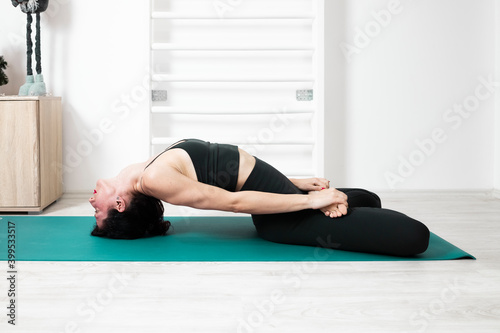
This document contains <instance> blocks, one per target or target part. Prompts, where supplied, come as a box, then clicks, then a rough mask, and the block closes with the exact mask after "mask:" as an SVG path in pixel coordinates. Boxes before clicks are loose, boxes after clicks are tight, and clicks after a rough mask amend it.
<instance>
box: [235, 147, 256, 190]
mask: <svg viewBox="0 0 500 333" xmlns="http://www.w3.org/2000/svg"><path fill="white" fill-rule="evenodd" d="M238 151H239V152H240V168H239V170H238V181H237V183H236V191H239V190H241V188H242V187H243V184H245V182H246V181H247V179H248V176H250V173H251V172H252V170H253V167H254V166H255V157H253V156H252V155H250V154H249V153H247V152H246V151H244V150H243V149H241V148H238Z"/></svg>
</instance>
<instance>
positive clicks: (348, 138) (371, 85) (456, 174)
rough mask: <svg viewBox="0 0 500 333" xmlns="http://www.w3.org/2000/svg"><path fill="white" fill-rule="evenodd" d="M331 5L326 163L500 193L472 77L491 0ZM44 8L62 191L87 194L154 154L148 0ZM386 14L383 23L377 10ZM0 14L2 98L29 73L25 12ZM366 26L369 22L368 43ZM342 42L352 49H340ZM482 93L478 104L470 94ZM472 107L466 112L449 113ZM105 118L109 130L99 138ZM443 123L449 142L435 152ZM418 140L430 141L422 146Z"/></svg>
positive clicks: (372, 180)
mask: <svg viewBox="0 0 500 333" xmlns="http://www.w3.org/2000/svg"><path fill="white" fill-rule="evenodd" d="M325 3H326V6H327V8H326V12H325V24H326V27H327V32H326V34H325V36H326V37H325V38H326V41H325V48H326V56H325V59H326V61H327V63H326V66H325V67H326V72H325V78H326V87H325V93H326V96H327V98H326V100H325V109H326V112H327V119H326V122H325V137H326V140H327V151H326V156H325V160H326V167H325V169H326V170H327V172H326V176H327V177H329V178H330V179H332V181H333V184H334V185H335V186H363V187H367V188H371V189H390V188H395V189H464V188H470V189H491V188H493V187H496V188H497V189H500V171H499V169H500V166H499V164H498V163H499V161H500V156H499V152H498V151H499V150H500V149H499V147H500V138H499V136H498V135H496V136H495V126H496V131H497V132H499V131H500V126H499V119H500V115H499V110H498V108H497V110H496V118H495V103H494V102H495V100H494V98H493V97H492V96H489V97H487V98H486V97H485V96H486V94H487V92H488V91H487V90H485V88H484V87H482V85H481V82H480V81H479V80H478V77H483V78H488V77H489V76H490V75H493V74H494V73H495V62H496V60H495V40H496V39H498V35H497V36H496V37H497V38H495V20H494V18H495V17H494V13H495V10H494V9H495V4H494V0H485V1H480V2H478V1H474V0H439V1H436V0H420V1H404V0H402V1H401V2H400V5H393V8H392V7H389V4H390V3H392V1H390V0H369V1H368V0H365V1H349V0H327V1H325ZM50 6H51V7H50V8H49V12H47V13H46V14H44V15H43V24H42V25H43V27H42V28H43V31H42V34H43V55H42V56H43V67H44V75H45V78H46V82H47V86H48V89H49V91H50V92H51V93H52V94H53V95H58V96H62V97H63V99H64V106H63V109H64V119H63V121H64V142H63V148H64V167H65V170H66V171H65V173H64V181H65V191H67V192H76V191H89V190H90V189H92V187H93V184H94V182H95V180H96V179H97V178H98V177H107V176H110V175H113V174H115V173H116V172H117V171H118V170H120V168H121V167H123V166H124V165H126V164H128V163H132V162H135V161H139V160H142V159H145V158H146V157H147V155H148V153H149V149H148V139H149V130H148V119H149V118H148V117H149V115H148V105H149V102H148V96H147V95H145V89H144V87H143V81H147V78H148V75H149V73H148V70H147V67H148V63H149V52H148V51H147V50H148V42H149V32H148V31H149V23H148V13H149V8H148V6H149V5H148V2H145V1H139V0H136V1H134V0H126V1H121V2H120V6H119V7H116V6H115V5H114V2H113V3H112V2H105V1H104V2H103V1H96V0H89V1H69V0H52V1H51V2H50ZM115 7H116V8H115ZM390 8H392V11H393V13H392V14H391V19H390V22H388V21H387V17H386V16H383V14H382V13H383V12H381V11H389V9H390ZM497 10H498V8H497ZM373 13H378V20H379V21H381V22H382V23H383V24H381V23H377V19H376V17H375V16H377V15H375V16H374V14H373ZM0 17H1V20H0V54H2V55H4V56H5V58H6V60H7V61H8V62H9V65H10V67H9V70H8V72H7V73H8V75H9V78H10V79H11V83H10V84H9V85H8V86H5V87H2V88H0V89H2V90H0V92H4V93H7V94H16V93H17V89H18V87H19V85H20V84H22V81H23V79H24V78H23V77H24V73H25V69H24V67H25V59H24V54H25V45H24V37H23V36H24V22H25V17H24V15H22V14H21V13H20V10H19V9H18V8H14V7H12V5H11V3H10V2H9V1H4V2H1V3H0ZM384 20H385V21H384ZM377 27H378V28H380V29H379V30H377V29H378V28H377ZM365 29H373V30H369V31H368V34H371V37H368V38H366V37H365V38H364V39H363V35H362V33H361V32H360V31H365ZM347 44H349V45H350V46H351V47H356V48H357V49H356V52H358V53H357V54H354V55H352V57H346V55H345V54H344V53H343V52H342V49H341V46H343V47H344V48H345V47H349V46H347ZM497 54H498V53H497ZM348 58H349V59H350V61H348ZM496 58H498V57H496ZM478 87H479V88H478ZM476 89H479V90H478V92H479V93H480V96H481V98H482V99H483V100H480V101H479V100H478V99H477V97H476V99H474V98H475V93H476ZM497 90H498V88H497ZM475 101H479V105H478V106H477V107H475V106H474V105H472V104H471V106H472V108H473V109H474V111H471V112H470V115H467V113H465V112H464V113H463V114H465V115H467V118H464V117H463V116H459V115H458V114H451V113H450V114H449V113H448V112H449V111H448V110H449V109H453V107H454V105H455V104H457V105H461V104H464V103H466V102H467V103H473V102H475ZM468 107H469V106H468ZM446 115H447V116H448V118H447V119H448V120H446V119H444V118H443V116H446ZM452 117H453V118H452ZM103 119H109V124H107V126H104V129H107V127H109V126H111V128H112V130H111V131H110V133H107V134H103V135H102V138H101V137H100V136H99V135H97V131H98V130H99V128H100V127H99V126H100V122H101V121H102V120H103ZM495 119H496V120H495ZM495 121H496V122H495ZM495 124H496V125H495ZM436 128H438V129H441V131H442V132H441V135H438V139H439V138H442V137H446V140H444V141H443V142H438V143H435V144H434V149H431V148H432V147H431V146H430V145H429V143H428V140H429V139H431V138H432V132H433V130H434V129H436ZM88 133H93V134H94V135H96V136H95V137H94V138H92V137H91V138H90V139H89V138H87V137H86V134H88ZM91 141H94V143H92V142H91ZM416 141H418V142H421V143H422V142H424V141H425V142H427V146H425V147H427V149H425V148H424V150H427V154H426V153H425V152H422V148H419V146H418V144H417V143H416ZM495 144H496V149H495ZM123 151H125V153H123ZM75 152H76V153H75ZM75 154H78V155H77V156H75ZM495 159H496V161H497V162H496V163H497V164H496V167H495V164H494V162H495ZM404 160H406V161H408V160H411V161H412V162H413V163H414V164H418V165H416V166H412V165H406V163H410V162H402V161H404ZM398 169H399V170H398ZM387 175H390V176H391V177H392V183H391V182H390V181H388V180H387V178H386V177H387Z"/></svg>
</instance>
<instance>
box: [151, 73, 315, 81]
mask: <svg viewBox="0 0 500 333" xmlns="http://www.w3.org/2000/svg"><path fill="white" fill-rule="evenodd" d="M151 79H152V80H153V81H155V82H314V78H313V77H312V76H300V77H298V76H295V77H293V76H288V77H287V76H284V75H281V76H275V77H272V76H267V77H264V76H241V75H238V76H226V77H224V76H218V77H209V76H204V75H171V74H154V75H152V78H151Z"/></svg>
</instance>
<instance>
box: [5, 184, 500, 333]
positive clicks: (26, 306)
mask: <svg viewBox="0 0 500 333" xmlns="http://www.w3.org/2000/svg"><path fill="white" fill-rule="evenodd" d="M381 197H382V199H383V203H384V206H385V207H387V208H391V209H396V210H400V211H402V212H404V213H406V214H408V215H410V216H412V217H415V218H417V219H420V220H421V221H423V222H424V223H426V224H427V225H428V226H429V228H430V229H431V231H433V232H434V233H436V234H438V235H439V236H441V237H443V238H445V239H446V240H448V241H450V242H452V243H453V244H455V245H457V246H458V247H460V248H462V249H463V250H465V251H467V252H469V253H471V254H473V255H475V256H476V258H477V260H457V261H435V262H411V261H404V262H295V263H290V262H288V263H274V262H264V263H262V262H259V263H220V262H215V263H214V262H203V263H144V262H128V263H107V262H104V263H96V262H18V263H17V265H18V272H19V280H18V285H17V287H16V288H17V291H18V295H17V316H18V317H17V321H16V326H15V327H14V326H12V325H9V324H7V320H8V317H7V316H6V315H7V311H8V310H7V309H6V307H7V306H8V305H7V300H8V297H7V290H8V281H7V280H6V278H5V277H1V278H0V309H1V310H0V331H1V332H37V333H44V332H47V333H48V332H50V333H59V332H82V333H83V332H134V333H135V332H245V333H247V332H475V333H476V332H500V259H499V256H500V232H499V228H500V200H499V199H494V198H493V197H492V196H491V194H488V193H478V192H474V193H465V192H462V193H461V194H456V193H448V192H432V193H429V192H421V193H385V194H381ZM86 200H87V197H86V196H82V195H65V196H64V197H63V198H62V199H61V200H59V202H57V203H56V204H54V205H52V206H50V207H48V208H47V209H46V210H45V211H44V212H43V214H50V215H91V214H93V212H92V209H91V207H90V206H89V205H88V203H87V201H86ZM167 213H168V214H169V215H178V214H193V213H194V212H193V211H189V212H188V211H185V210H175V209H174V208H172V207H167ZM205 213H206V212H197V214H205ZM211 214H213V213H211ZM2 251H5V249H2ZM0 265H3V266H4V268H3V269H2V270H3V271H4V276H7V270H8V269H7V264H6V263H5V262H3V263H0Z"/></svg>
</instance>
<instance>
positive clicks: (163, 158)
mask: <svg viewBox="0 0 500 333" xmlns="http://www.w3.org/2000/svg"><path fill="white" fill-rule="evenodd" d="M238 151H239V153H240V166H239V169H238V181H237V182H236V191H239V190H241V188H242V187H243V184H245V182H246V180H247V178H248V176H250V173H251V172H252V170H253V167H254V166H255V157H253V156H252V155H250V154H249V153H247V152H246V151H244V150H243V149H240V148H238ZM152 160H153V158H151V159H150V160H148V161H147V162H146V163H144V165H147V164H149V162H151V161H152ZM141 165H142V164H141ZM159 165H170V166H171V167H173V168H174V169H177V170H179V172H180V173H182V174H183V175H185V176H187V177H189V178H191V179H193V180H196V181H198V178H197V176H196V170H195V169H194V165H193V162H192V161H191V157H190V156H189V155H188V153H187V152H186V151H185V150H184V149H180V148H175V147H174V148H172V149H170V150H168V151H166V152H164V153H163V154H161V155H160V156H159V157H158V158H157V160H156V161H155V162H154V163H153V165H151V167H150V169H151V168H153V167H159ZM142 167H144V166H142ZM160 169H163V167H160Z"/></svg>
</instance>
